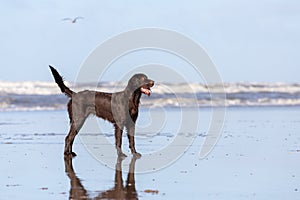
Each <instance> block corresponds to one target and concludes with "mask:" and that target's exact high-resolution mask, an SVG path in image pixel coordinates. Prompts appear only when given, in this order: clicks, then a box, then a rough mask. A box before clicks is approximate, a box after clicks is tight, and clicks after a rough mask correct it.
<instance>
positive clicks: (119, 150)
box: [115, 124, 127, 157]
mask: <svg viewBox="0 0 300 200" xmlns="http://www.w3.org/2000/svg"><path fill="white" fill-rule="evenodd" d="M122 133H123V127H122V128H120V127H119V126H118V125H117V124H115V139H116V149H117V153H118V156H119V157H127V156H126V154H124V153H123V151H122Z"/></svg>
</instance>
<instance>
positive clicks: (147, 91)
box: [141, 87, 151, 96]
mask: <svg viewBox="0 0 300 200" xmlns="http://www.w3.org/2000/svg"><path fill="white" fill-rule="evenodd" d="M141 92H142V93H144V94H146V95H148V96H150V94H151V90H149V89H147V88H143V87H141Z"/></svg>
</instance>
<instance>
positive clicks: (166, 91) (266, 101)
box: [0, 81, 300, 111]
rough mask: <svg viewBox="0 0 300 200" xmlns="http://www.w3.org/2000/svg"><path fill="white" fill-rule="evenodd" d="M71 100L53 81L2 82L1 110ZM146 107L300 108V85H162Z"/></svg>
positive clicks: (49, 106) (109, 85) (61, 105)
mask: <svg viewBox="0 0 300 200" xmlns="http://www.w3.org/2000/svg"><path fill="white" fill-rule="evenodd" d="M68 85H69V86H70V88H72V89H73V90H74V91H81V90H85V89H91V90H95V89H96V90H98V91H104V92H114V91H121V90H123V89H124V88H125V84H122V83H121V84H120V83H115V82H104V83H99V84H95V83H90V84H79V85H75V84H70V83H69V84H68ZM67 101H68V98H67V97H65V96H64V95H62V94H61V92H60V90H59V88H58V87H57V85H56V84H55V83H53V82H3V81H0V111H34V110H62V109H65V107H66V103H67ZM141 101H142V106H143V107H167V108H173V107H181V108H196V107H218V106H226V107H245V106H247V107H249V106H250V107H251V106H259V107H261V106H299V105H300V84H298V83H295V84H288V83H225V84H223V85H220V84H215V85H205V84H201V83H177V84H170V83H161V84H156V85H155V86H154V87H153V89H152V94H151V97H150V98H146V97H144V98H142V100H141Z"/></svg>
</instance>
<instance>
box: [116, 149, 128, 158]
mask: <svg viewBox="0 0 300 200" xmlns="http://www.w3.org/2000/svg"><path fill="white" fill-rule="evenodd" d="M126 157H127V155H126V154H125V153H123V152H122V151H118V158H121V159H124V158H126Z"/></svg>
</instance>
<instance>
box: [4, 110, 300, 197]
mask: <svg viewBox="0 0 300 200" xmlns="http://www.w3.org/2000/svg"><path fill="white" fill-rule="evenodd" d="M152 112H156V113H154V114H158V115H159V114H160V112H162V111H161V110H157V111H156V110H152ZM168 112H171V113H173V115H174V119H170V120H171V122H172V120H174V123H177V122H176V119H175V116H176V114H177V112H179V111H178V110H170V111H168ZM191 112H193V111H191ZM209 115H210V110H209V109H203V110H201V116H200V118H201V122H200V126H199V128H198V130H196V136H197V137H196V138H195V139H194V142H193V144H192V145H191V146H190V147H189V149H188V150H187V151H186V152H185V153H184V154H183V156H182V157H180V158H179V159H178V160H176V162H174V163H172V164H170V165H168V166H166V167H164V168H163V169H160V170H157V171H156V170H154V172H148V173H135V170H136V169H137V168H138V167H139V164H140V163H142V162H143V161H142V159H143V158H144V159H145V157H142V158H141V159H138V160H135V159H132V158H131V156H128V157H127V158H126V159H125V160H123V161H122V160H118V159H117V158H116V157H111V158H110V159H111V160H112V161H113V163H114V164H113V167H107V166H105V165H104V164H103V163H101V162H99V161H98V160H96V159H95V158H94V157H93V156H92V155H91V154H90V153H89V152H88V150H87V149H86V148H85V146H84V145H83V144H82V140H80V139H79V138H77V139H76V141H75V146H74V150H75V151H76V153H77V155H78V156H77V157H76V158H74V159H73V160H64V158H63V155H62V152H63V145H64V144H63V142H64V137H65V134H66V132H67V131H68V117H67V113H66V112H65V111H36V112H5V113H4V112H2V113H0V159H1V165H0V171H1V179H0V191H1V197H0V199H68V198H73V199H78V198H95V199H97V198H99V199H103V198H111V199H120V198H127V199H135V198H139V199H272V200H274V199H283V198H287V199H298V198H299V197H300V184H299V183H300V170H299V169H300V162H299V158H300V132H299V130H300V108H299V107H265V108H230V109H227V113H226V120H225V123H224V128H223V132H222V135H221V137H220V140H219V142H218V143H217V145H216V146H215V148H214V149H213V151H212V152H211V153H210V154H209V155H208V156H207V157H206V158H205V159H202V160H201V159H199V151H200V148H201V145H202V143H203V141H204V139H205V137H206V129H207V125H208V124H209ZM140 118H141V119H140V123H144V122H145V121H147V120H149V116H148V115H147V113H145V112H141V113H140ZM171 118H172V115H171ZM171 124H172V123H167V124H166V125H165V127H164V128H163V129H162V130H161V132H160V134H158V135H157V134H154V135H147V134H146V137H144V138H140V139H137V141H136V143H137V144H136V145H137V149H138V150H139V151H140V152H141V153H142V154H147V152H148V151H153V149H155V148H156V147H159V148H161V146H162V144H167V143H168V141H170V140H172V138H173V137H175V135H173V134H175V133H174V132H172V128H173V126H172V125H171ZM103 126H104V132H105V135H106V137H107V138H108V140H111V141H113V135H112V130H111V126H110V125H109V124H108V123H104V124H103ZM180 134H181V135H183V137H192V135H193V134H191V133H189V132H184V131H183V132H182V133H180ZM123 140H124V145H123V148H124V150H126V151H127V144H126V137H125V136H124V138H123ZM100 147H101V145H100ZM127 154H128V153H127ZM128 155H129V154H128Z"/></svg>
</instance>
